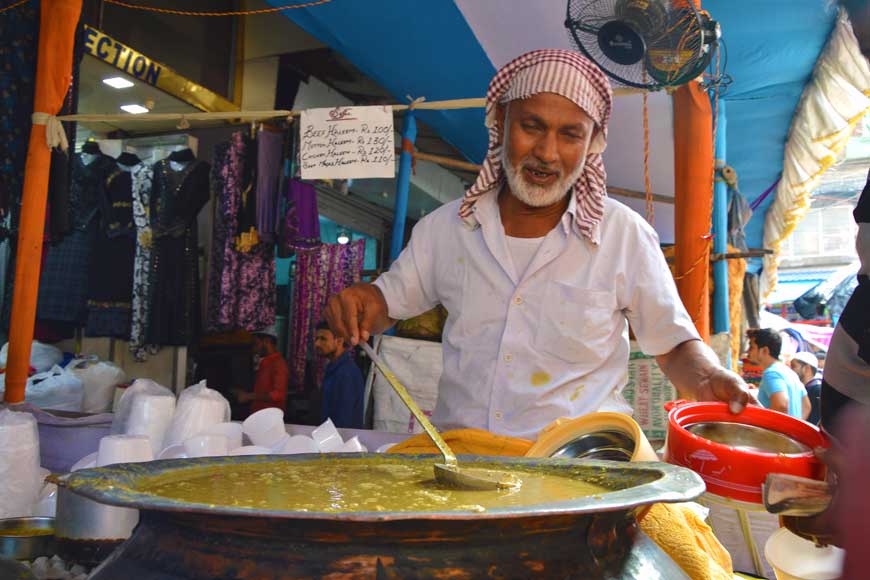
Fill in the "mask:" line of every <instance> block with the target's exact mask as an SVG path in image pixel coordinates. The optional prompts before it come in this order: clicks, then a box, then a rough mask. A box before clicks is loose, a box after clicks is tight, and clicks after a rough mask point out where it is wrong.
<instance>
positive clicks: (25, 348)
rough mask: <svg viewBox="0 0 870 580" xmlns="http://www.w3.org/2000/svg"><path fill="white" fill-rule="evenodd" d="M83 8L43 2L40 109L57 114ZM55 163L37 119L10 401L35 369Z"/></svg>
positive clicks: (63, 0) (65, 0) (18, 272)
mask: <svg viewBox="0 0 870 580" xmlns="http://www.w3.org/2000/svg"><path fill="white" fill-rule="evenodd" d="M81 10H82V1H81V0H42V2H41V6H40V17H39V52H38V55H37V61H36V62H37V64H36V92H35V95H34V99H33V101H34V102H33V110H34V111H35V112H40V113H48V114H50V115H56V114H57V113H58V111H60V108H61V106H62V105H63V99H64V96H65V95H66V92H67V89H68V88H69V86H70V80H71V78H72V59H73V46H74V44H75V32H76V27H77V25H78V22H79V16H80V15H81ZM50 164H51V150H50V149H49V148H48V144H47V143H46V137H45V125H37V124H34V125H33V127H32V128H31V130H30V143H29V145H28V148H27V163H26V165H25V169H24V189H23V191H22V194H21V195H22V203H21V219H20V220H19V230H18V250H17V253H16V261H15V287H14V290H13V295H12V319H11V321H10V326H9V357H8V360H7V366H6V393H5V395H4V399H5V401H6V402H7V403H20V402H21V401H23V400H24V388H25V386H26V384H27V376H28V372H29V370H30V346H31V343H32V342H33V324H34V322H35V321H36V298H37V292H38V289H39V271H40V267H41V265H42V263H41V260H42V238H43V235H44V230H45V208H46V198H47V196H48V172H49V168H50Z"/></svg>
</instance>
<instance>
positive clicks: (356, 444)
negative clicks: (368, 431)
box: [339, 435, 368, 453]
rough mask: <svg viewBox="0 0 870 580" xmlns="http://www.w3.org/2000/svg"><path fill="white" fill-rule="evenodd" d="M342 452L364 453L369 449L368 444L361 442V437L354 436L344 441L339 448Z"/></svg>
mask: <svg viewBox="0 0 870 580" xmlns="http://www.w3.org/2000/svg"><path fill="white" fill-rule="evenodd" d="M339 451H340V452H341V453H364V452H366V451H368V449H366V446H365V445H363V444H362V443H360V440H359V437H357V436H355V435H354V436H353V437H351V438H350V439H348V440H347V441H345V442H344V445H342V446H341V449H339Z"/></svg>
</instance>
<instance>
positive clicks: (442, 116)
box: [270, 0, 836, 267]
mask: <svg viewBox="0 0 870 580" xmlns="http://www.w3.org/2000/svg"><path fill="white" fill-rule="evenodd" d="M270 1H271V2H272V3H273V4H276V5H277V4H279V3H280V2H279V1H278V0H270ZM703 8H704V9H705V10H707V11H708V12H709V13H710V14H711V16H712V17H713V18H714V19H715V20H717V21H719V22H720V24H721V26H722V32H723V39H724V42H725V45H726V47H727V62H726V60H725V52H724V51H723V60H722V64H723V65H724V66H725V67H726V70H725V72H726V73H727V74H728V75H729V76H730V77H731V78H732V79H733V82H732V83H731V85H730V86H729V87H728V88H727V92H726V93H725V94H724V95H723V98H724V99H726V100H727V101H728V107H727V110H728V134H727V139H728V163H729V165H731V166H732V167H734V169H735V170H736V171H737V174H738V176H739V180H740V190H741V192H742V193H743V194H744V195H745V196H746V197H747V199H748V200H749V201H750V202H751V201H753V200H755V199H756V198H757V197H758V196H759V195H761V194H762V193H763V192H764V191H765V190H767V189H768V188H769V187H770V186H771V185H772V184H773V183H775V182H776V180H777V178H778V176H779V174H780V172H781V170H782V160H783V148H784V145H785V142H786V137H787V134H788V130H789V125H790V121H791V118H792V115H793V114H794V112H795V108H796V107H797V104H798V100H799V98H800V95H801V92H802V90H803V88H804V86H805V85H806V83H807V82H808V80H809V79H810V76H811V74H812V70H813V65H814V63H815V62H816V59H817V58H818V56H819V53H820V52H821V50H822V48H823V47H824V44H825V40H826V39H827V37H828V35H829V33H830V31H831V30H832V27H833V23H834V19H835V16H836V6H835V5H833V3H832V2H830V1H829V0H764V1H763V2H758V1H756V0H707V1H705V2H703ZM566 9H567V1H566V0H536V1H535V2H529V1H528V0H437V1H411V2H409V1H407V0H366V1H365V2H352V1H349V0H336V1H333V2H331V3H328V4H324V5H319V6H316V7H311V8H306V9H297V10H290V11H286V12H285V14H286V15H287V16H288V17H289V18H291V19H292V20H293V21H294V22H296V23H297V24H298V25H300V26H301V27H302V28H304V29H305V30H306V31H308V32H309V33H311V34H312V35H314V36H315V37H317V38H318V39H319V40H320V41H322V42H323V43H325V44H327V45H328V46H330V47H332V48H333V49H335V50H336V51H338V52H340V53H341V54H342V55H344V56H345V57H347V58H348V59H349V60H350V61H351V62H353V63H354V65H355V66H356V67H357V68H359V69H360V70H361V71H362V72H363V73H364V74H366V75H367V76H369V77H371V78H372V79H374V80H375V81H377V82H378V83H380V84H381V85H382V86H384V87H385V88H386V89H387V90H388V91H389V92H390V93H391V94H392V95H393V97H394V98H395V99H396V101H397V102H405V101H406V95H411V96H413V97H418V96H425V97H426V98H427V99H428V100H430V101H433V100H442V99H457V98H468V97H481V96H484V95H485V93H486V87H487V84H488V82H489V80H490V79H491V77H492V75H493V74H494V72H495V70H496V69H497V67H499V66H501V65H503V64H505V63H506V62H508V61H509V60H510V59H511V58H513V57H515V56H517V55H519V54H521V53H522V52H525V51H527V50H532V49H536V48H570V47H571V46H570V42H569V38H568V34H567V32H566V31H565V29H564V25H563V22H564V20H565V15H566ZM640 106H641V104H640V98H639V97H638V98H636V97H619V98H618V99H617V103H616V105H615V110H614V117H613V121H612V123H611V127H610V131H611V136H610V142H609V146H608V151H607V152H606V155H605V163H606V165H607V168H608V174H609V175H608V181H609V183H610V184H611V185H616V186H619V187H626V188H633V189H643V185H642V184H643V166H642V164H641V162H640V160H641V159H642V146H641V143H642V125H641V117H640V113H639V111H640ZM671 109H672V107H671V103H670V98H669V97H667V96H666V95H665V94H664V93H660V94H657V95H654V96H653V98H651V99H650V123H651V139H652V144H653V148H652V155H651V158H650V161H651V164H652V165H653V167H651V174H652V184H653V186H652V189H653V191H655V192H657V193H662V194H665V195H671V194H672V193H673V176H672V174H673V137H672V134H671V123H672V119H673V116H672V110H671ZM419 118H420V119H421V120H423V121H424V122H426V123H428V124H429V125H430V126H432V127H433V128H435V129H436V130H437V131H438V132H439V134H440V135H441V136H442V137H443V138H444V139H445V140H446V141H448V142H450V143H451V144H452V145H454V146H455V147H456V148H458V149H459V150H460V151H461V152H462V153H463V154H464V155H465V156H466V157H467V158H468V159H469V160H472V161H475V162H480V161H481V159H482V158H483V156H484V154H485V152H486V143H487V135H486V130H485V129H484V127H483V111H482V110H459V111H421V112H420V113H419ZM461 193H462V192H457V196H459V195H460V194H461ZM772 200H773V195H770V196H768V197H767V198H766V199H765V200H764V201H762V202H761V204H760V205H759V207H758V209H757V210H756V212H755V214H754V215H753V217H752V219H751V221H750V222H749V224H748V225H747V228H746V233H747V242H748V244H749V246H750V247H754V248H758V247H761V246H762V237H763V228H764V212H765V210H766V209H767V207H768V206H769V205H770V203H771V202H772ZM668 211H669V210H668V208H663V211H662V212H660V211H659V209H657V210H656V215H657V216H659V215H661V216H663V217H661V218H660V220H661V222H657V224H656V225H657V229H659V232H660V234H661V236H662V240H663V241H670V239H671V235H672V234H671V232H669V231H668V229H669V227H670V229H672V222H671V223H669V221H668V220H669V218H668V214H667V212H668ZM671 219H672V218H671ZM756 267H760V264H758V265H757V266H756Z"/></svg>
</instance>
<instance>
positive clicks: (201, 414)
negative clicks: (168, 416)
mask: <svg viewBox="0 0 870 580" xmlns="http://www.w3.org/2000/svg"><path fill="white" fill-rule="evenodd" d="M229 420H230V402H229V401H227V400H226V398H224V396H223V395H221V394H220V393H219V392H217V391H215V390H214V389H209V388H208V387H207V386H206V384H205V381H200V382H199V383H198V384H196V385H194V386H192V387H188V388H187V389H185V390H184V391H183V392H182V393H181V396H180V397H179V398H178V404H177V406H176V408H175V417H173V419H172V424H171V425H170V426H169V430H168V431H167V432H166V439H165V440H164V441H163V446H164V448H166V447H169V446H171V445H178V444H180V443H183V442H184V441H185V440H186V439H189V438H191V437H194V436H196V435H198V434H200V433H201V432H202V431H203V430H204V429H206V428H208V427H210V426H212V425H215V424H217V423H226V422H227V421H229Z"/></svg>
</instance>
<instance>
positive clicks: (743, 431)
mask: <svg viewBox="0 0 870 580" xmlns="http://www.w3.org/2000/svg"><path fill="white" fill-rule="evenodd" d="M686 430H687V431H689V432H690V433H692V434H694V435H697V436H698V437H703V438H704V439H707V440H709V441H713V442H715V443H721V444H722V445H728V446H729V447H734V448H735V449H741V450H743V451H749V452H762V453H784V454H787V455H791V454H796V453H807V452H810V451H812V449H810V448H809V447H808V446H806V445H804V444H803V443H801V442H800V441H797V440H796V439H793V438H792V437H789V436H788V435H786V434H784V433H779V432H777V431H773V430H771V429H765V428H764V427H758V426H756V425H746V424H743V423H728V422H718V421H717V422H705V423H695V424H693V425H689V426H687V427H686Z"/></svg>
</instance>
